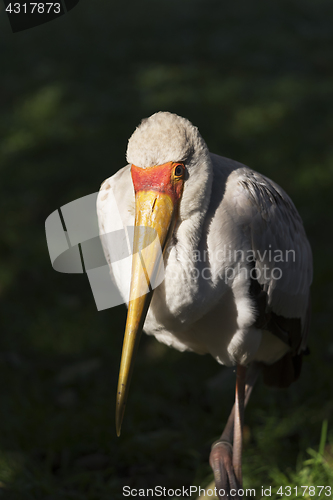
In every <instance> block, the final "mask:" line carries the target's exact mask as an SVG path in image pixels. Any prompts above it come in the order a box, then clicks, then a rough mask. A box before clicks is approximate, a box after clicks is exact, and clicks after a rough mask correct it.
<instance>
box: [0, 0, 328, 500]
mask: <svg viewBox="0 0 333 500" xmlns="http://www.w3.org/2000/svg"><path fill="white" fill-rule="evenodd" d="M332 26H333V4H332V2H331V1H330V0H317V1H314V0H313V1H309V0H302V1H298V0H288V1H283V0H279V1H276V0H275V1H271V0H270V1H269V2H267V1H263V0H262V1H258V0H255V1H253V2H249V1H245V0H240V1H233V2H231V1H229V2H226V1H224V2H222V1H221V0H219V1H212V0H205V1H203V0H178V1H175V0H168V1H166V0H163V1H162V0H154V1H152V0H151V1H150V0H143V1H141V2H138V1H134V0H129V1H127V2H114V1H112V2H110V1H107V0H94V2H84V1H83V0H82V1H81V2H80V3H79V4H78V6H77V7H76V8H75V9H73V10H72V11H71V12H70V13H69V14H68V15H66V16H63V17H62V18H59V19H58V20H56V21H54V22H51V23H48V24H45V25H43V26H40V27H37V28H34V29H32V30H28V31H25V32H21V33H17V34H15V35H14V34H12V33H11V30H10V26H9V22H8V19H7V18H6V16H5V12H4V8H3V5H2V4H1V6H0V86H1V91H0V106H1V107H0V169H1V181H0V190H1V191H0V200H1V207H2V210H1V262H0V307H1V337H0V370H1V372H0V384H1V394H0V498H4V499H23V500H25V499H47V500H54V499H58V498H59V499H89V500H90V499H96V500H99V499H117V498H122V486H123V485H130V486H132V487H136V488H138V487H148V486H155V485H161V486H165V487H170V488H176V487H179V486H182V485H184V486H189V485H191V484H196V485H201V486H202V485H206V484H208V483H209V482H210V480H211V479H212V476H211V472H210V468H209V466H208V456H209V450H210V445H211V443H212V442H213V441H214V440H215V439H216V438H217V437H218V435H219V433H220V432H221V430H222V427H223V424H224V423H225V421H226V418H227V415H228V412H229V410H230V408H231V405H232V401H233V385H234V375H233V373H232V372H229V371H228V370H226V369H223V368H221V367H220V366H219V365H218V364H217V363H216V362H215V361H214V360H213V359H211V358H210V357H208V356H197V355H195V354H191V353H185V354H181V353H178V352H176V351H173V350H171V349H168V348H167V347H165V346H163V345H161V344H158V343H157V342H156V341H155V340H154V339H151V338H147V337H145V336H144V337H143V338H142V343H141V346H140V352H139V355H138V359H137V363H136V369H135V375H134V380H133V384H132V387H131V393H130V399H129V403H128V406H127V412H126V415H125V420H124V425H123V433H122V436H121V438H119V439H117V438H116V435H115V424H114V409H115V393H116V382H117V376H118V368H119V362H120V354H121V344H122V335H123V330H124V322H125V315H126V310H125V307H118V308H116V309H111V310H107V311H104V312H99V313H98V312H97V310H96V307H95V304H94V301H93V297H92V293H91V291H90V287H89V284H88V280H87V278H86V276H83V275H65V274H59V273H56V272H55V271H53V269H52V267H51V264H50V260H49V256H48V251H47V247H46V240H45V234H44V222H45V219H46V218H47V216H48V215H49V214H50V213H51V212H53V211H54V210H55V209H57V208H58V207H60V206H61V205H63V204H65V203H67V202H70V201H72V200H75V199H76V198H79V197H81V196H84V195H86V194H90V193H93V192H96V191H97V190H98V189H99V186H100V184H101V182H102V181H103V180H104V179H105V178H106V177H108V176H110V175H111V174H113V173H114V172H115V171H117V170H118V169H119V168H120V167H122V166H123V165H125V163H126V162H125V151H126V144H127V139H128V138H129V136H130V135H131V134H132V132H133V130H134V128H135V127H136V126H137V125H138V123H139V122H140V120H141V118H143V117H146V116H149V115H150V114H152V113H153V112H155V111H159V110H168V111H172V112H176V113H178V114H180V115H183V116H186V117H187V118H189V119H190V120H191V121H192V122H193V123H194V124H196V125H197V126H198V127H199V130H200V131H201V134H202V135H203V137H204V138H205V140H206V142H207V144H208V147H209V148H210V150H211V151H213V152H215V153H217V154H222V155H224V156H227V157H231V158H233V159H235V160H238V161H240V162H243V163H245V164H247V165H249V166H250V167H252V168H254V169H255V170H259V171H260V172H262V173H264V174H266V175H268V176H269V177H272V178H273V179H274V180H275V181H276V182H278V183H279V184H281V186H282V187H283V188H284V189H285V190H286V191H287V192H288V193H289V195H290V196H291V197H292V198H293V200H294V202H295V204H296V206H297V207H298V209H299V212H300V214H301V216H302V218H303V220H304V224H305V227H306V231H307V234H308V236H309V239H310V242H311V245H312V248H313V252H314V266H315V279H314V284H313V288H312V290H313V321H312V328H311V337H310V350H311V355H310V356H309V357H307V358H306V359H305V362H304V367H303V373H302V376H301V379H300V380H299V381H298V382H297V383H296V384H294V385H293V386H292V387H291V388H290V389H288V390H285V391H279V390H270V389H268V388H266V387H265V386H264V385H263V384H262V382H260V383H259V384H258V386H257V387H256V389H255V391H254V394H253V398H252V400H251V402H250V404H249V407H248V409H247V412H246V418H245V423H246V429H245V449H244V463H245V465H244V476H245V485H246V486H247V487H250V486H252V487H257V488H259V486H261V485H264V486H265V487H268V486H269V485H272V486H273V491H274V490H275V491H276V487H277V486H279V485H284V484H286V485H288V484H289V485H292V486H295V485H310V484H317V485H323V484H324V485H328V484H331V485H332V486H333V473H332V466H333V446H332V439H333V433H332V425H331V421H332V413H333V397H332V390H333V370H332V362H333V341H332V309H333V299H332V297H333V293H332V292H333V290H332V288H333V287H332V281H333V280H332V278H333V276H332V275H333V273H332V234H331V233H332V198H333V147H332V137H333V120H332V115H333V28H332ZM325 419H328V440H327V442H326V444H324V443H323V445H322V447H321V452H322V453H321V454H320V455H316V454H315V451H318V445H319V441H320V435H321V428H322V423H323V421H324V420H325ZM309 448H310V450H309V451H307V450H308V449H309ZM311 450H312V451H311ZM313 450H315V451H313ZM309 460H310V462H309ZM258 491H259V490H258ZM293 495H294V493H293ZM299 496H300V493H299ZM259 497H260V495H258V498H259ZM274 498H275V497H274ZM278 498H280V497H278ZM289 498H295V496H291V497H289ZM303 498H310V497H306V496H305V497H303ZM322 498H324V497H323V496H322ZM325 498H327V497H325Z"/></svg>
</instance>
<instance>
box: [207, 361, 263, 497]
mask: <svg viewBox="0 0 333 500" xmlns="http://www.w3.org/2000/svg"><path fill="white" fill-rule="evenodd" d="M246 372H247V373H246ZM258 374H259V367H258V366H257V365H256V364H253V365H252V366H251V367H250V368H249V370H248V371H247V369H246V368H245V367H243V366H240V365H238V366H237V373H236V396H235V404H234V406H233V408H232V410H231V413H230V415H229V418H228V421H227V425H226V426H225V429H224V431H223V433H222V435H221V437H220V439H218V441H216V442H215V443H213V445H212V450H211V453H210V457H209V463H210V466H211V468H212V469H213V472H214V477H215V485H216V488H217V491H218V492H219V498H220V499H225V498H227V497H228V495H229V497H230V490H231V489H234V490H237V489H238V488H241V487H242V433H243V415H244V408H245V406H246V405H247V403H248V401H249V399H250V395H251V392H252V389H253V386H254V384H255V382H256V380H257V377H258ZM246 375H247V376H246ZM245 376H246V377H245ZM232 442H233V445H232ZM233 498H234V499H235V500H238V496H237V495H236V496H234V495H233Z"/></svg>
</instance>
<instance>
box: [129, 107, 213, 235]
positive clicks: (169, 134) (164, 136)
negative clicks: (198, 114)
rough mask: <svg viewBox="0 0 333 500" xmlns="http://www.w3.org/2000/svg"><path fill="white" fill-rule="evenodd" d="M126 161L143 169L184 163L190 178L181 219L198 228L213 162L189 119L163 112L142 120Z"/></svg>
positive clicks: (208, 191) (185, 189) (130, 144)
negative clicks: (172, 163)
mask: <svg viewBox="0 0 333 500" xmlns="http://www.w3.org/2000/svg"><path fill="white" fill-rule="evenodd" d="M127 161H128V162H129V163H131V164H134V165H136V166H137V167H140V168H148V167H152V166H154V165H163V164H164V163H167V162H170V161H172V162H177V161H181V162H184V164H185V167H186V169H187V176H188V177H187V178H186V180H185V184H184V191H183V196H182V201H181V204H180V214H179V215H180V220H186V219H189V218H190V217H191V218H192V219H193V218H194V219H196V221H194V220H193V222H196V223H195V225H198V223H199V222H201V220H202V219H203V217H204V215H205V213H206V210H207V207H208V202H209V199H210V192H211V183H212V163H211V159H210V154H209V151H208V148H207V145H206V143H205V141H204V140H203V138H202V137H201V135H200V133H199V131H198V129H197V127H195V126H194V125H192V123H191V122H190V121H189V120H187V119H186V118H182V117H181V116H178V115H175V114H173V113H168V112H162V111H160V112H159V113H155V114H154V115H152V116H150V117H149V118H146V119H144V120H142V122H141V124H140V125H139V126H138V127H137V129H136V130H135V132H134V133H133V135H132V136H131V137H130V139H129V141H128V147H127ZM183 229H185V228H183Z"/></svg>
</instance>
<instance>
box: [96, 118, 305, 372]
mask: <svg viewBox="0 0 333 500" xmlns="http://www.w3.org/2000/svg"><path fill="white" fill-rule="evenodd" d="M127 159H128V162H129V163H130V164H129V165H127V166H126V167H124V168H123V169H121V170H120V171H119V172H117V173H116V174H115V175H113V176H112V177H110V178H109V179H107V180H106V181H105V182H104V183H103V184H102V187H101V190H100V193H99V196H98V202H97V212H98V219H99V224H100V233H101V234H105V233H108V232H112V231H114V230H116V229H119V227H118V226H119V219H118V218H117V217H116V215H115V214H116V210H119V215H120V217H121V220H122V223H123V225H124V226H125V227H126V226H133V225H134V218H135V199H134V189H133V183H132V179H131V173H130V170H131V164H134V165H136V166H137V167H141V168H147V167H151V166H153V165H160V164H163V163H165V162H169V161H172V162H179V161H182V162H184V164H185V167H186V169H187V178H186V177H185V182H184V191H183V195H182V198H181V201H180V207H179V218H178V221H177V223H176V226H175V229H174V231H173V235H172V238H171V239H170V241H169V243H168V248H167V249H166V252H165V259H164V265H165V280H164V282H163V283H162V284H161V285H160V286H159V287H158V288H157V289H156V290H155V291H154V295H153V299H152V302H151V304H150V308H149V311H148V315H147V318H146V321H145V324H144V331H145V332H146V333H147V334H149V335H155V337H156V338H157V339H158V340H159V341H161V342H164V343H166V344H167V345H170V346H173V347H175V348H176V349H179V350H182V351H183V350H185V349H190V350H193V351H195V352H197V353H200V354H203V353H207V352H208V353H210V354H211V355H212V356H213V357H214V358H215V359H216V360H217V361H218V362H220V363H223V364H225V365H229V366H230V365H235V364H237V363H240V364H243V365H246V364H248V363H250V362H251V361H255V360H257V361H263V362H265V363H268V364H270V363H274V362H275V361H277V360H278V359H279V358H281V357H282V356H283V355H284V354H285V353H286V352H287V351H288V350H290V349H291V347H290V346H288V345H287V343H285V342H283V341H282V340H280V339H279V338H278V337H277V336H275V335H273V334H272V333H271V332H269V331H268V330H267V329H266V328H258V327H256V326H255V323H256V320H257V318H258V308H257V304H256V297H254V296H253V294H252V293H251V278H250V272H251V269H252V268H253V266H255V267H256V268H257V270H258V273H259V275H258V279H257V282H258V283H259V285H262V286H261V288H262V290H263V291H265V292H267V299H268V300H267V304H266V313H269V312H273V313H275V314H276V315H279V316H283V317H284V318H293V319H294V318H300V319H301V325H302V326H301V333H302V335H303V337H304V336H305V332H306V331H307V308H308V303H309V287H310V284H311V280H312V257H311V249H310V246H309V243H308V240H307V238H306V235H305V231H304V228H303V224H302V221H301V219H300V216H299V215H298V212H297V210H296V209H295V207H294V204H293V203H292V201H291V200H290V198H289V197H288V195H287V194H286V193H285V192H284V191H283V190H282V189H281V188H280V187H279V186H278V185H276V184H275V183H274V182H272V181H271V180H269V179H268V178H266V177H264V176H263V175H261V174H259V173H257V172H255V171H253V170H251V169H249V168H247V167H246V166H244V165H242V164H240V163H237V162H235V161H233V160H229V159H227V158H223V157H220V156H217V155H215V154H212V153H209V151H208V148H207V146H206V144H205V142H204V140H203V139H202V137H201V136H200V134H199V132H198V130H197V128H196V127H194V126H193V125H192V124H191V123H190V122H189V121H188V120H186V119H184V118H181V117H178V116H177V115H174V114H171V113H156V114H155V115H153V116H151V117H150V118H148V119H146V120H144V121H143V122H142V124H141V125H140V126H139V127H138V128H137V129H136V131H135V132H134V134H133V135H132V137H131V138H130V140H129V144H128V151H127ZM111 192H112V193H113V195H114V198H115V199H116V201H117V207H114V206H113V205H114V201H113V200H114V198H113V196H110V193H111ZM110 251H111V249H108V248H107V247H106V248H105V254H106V257H107V260H108V262H110V260H111V259H110V255H109V253H110ZM240 251H242V254H241V252H240ZM251 256H252V257H255V262H254V263H251V262H249V260H250V257H251ZM287 259H288V261H287ZM131 266H132V263H131V259H130V258H128V259H127V260H124V261H120V262H118V263H116V264H115V265H113V267H112V269H111V272H112V274H113V276H114V279H115V282H116V284H117V286H118V288H119V290H120V292H121V294H122V296H123V297H124V299H125V301H127V302H128V297H129V287H130V282H131ZM264 266H266V272H265V273H264V270H265V267H264ZM274 268H278V269H280V270H281V272H282V274H281V273H280V272H278V271H276V270H275V271H273V269H274ZM280 274H281V276H280ZM252 276H253V274H252ZM304 348H305V342H303V343H302V344H300V345H298V346H297V351H299V350H300V349H304Z"/></svg>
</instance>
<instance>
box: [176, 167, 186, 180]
mask: <svg viewBox="0 0 333 500" xmlns="http://www.w3.org/2000/svg"><path fill="white" fill-rule="evenodd" d="M183 173H184V166H183V165H177V167H176V168H175V176H176V177H181V176H182V175H183Z"/></svg>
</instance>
